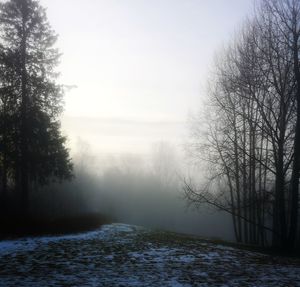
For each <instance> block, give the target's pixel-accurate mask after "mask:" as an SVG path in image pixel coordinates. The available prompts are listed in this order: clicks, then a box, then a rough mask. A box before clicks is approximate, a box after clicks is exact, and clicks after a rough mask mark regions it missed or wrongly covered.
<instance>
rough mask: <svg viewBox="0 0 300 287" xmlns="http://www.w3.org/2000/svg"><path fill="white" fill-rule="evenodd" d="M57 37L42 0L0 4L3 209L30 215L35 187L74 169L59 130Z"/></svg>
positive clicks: (0, 136) (3, 2) (0, 128)
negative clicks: (41, 4)
mask: <svg viewBox="0 0 300 287" xmlns="http://www.w3.org/2000/svg"><path fill="white" fill-rule="evenodd" d="M56 38H57V35H56V34H55V33H54V32H53V30H52V29H51V27H50V24H49V23H48V21H47V17H46V13H45V10H44V9H43V8H42V7H41V6H40V5H39V2H38V1H36V0H9V1H2V2H1V3H0V183H1V185H0V194H1V199H0V200H1V201H0V202H1V212H5V213H6V212H9V210H8V209H11V208H12V205H14V207H15V209H16V210H14V212H16V211H17V212H18V213H21V214H22V215H24V214H26V213H27V209H28V198H29V192H30V191H31V190H32V189H33V188H35V187H37V186H39V185H44V184H46V183H48V182H50V181H52V180H55V179H61V180H62V179H66V178H70V177H71V174H72V164H71V161H70V157H69V153H68V150H67V149H66V147H65V138H64V137H63V136H62V134H61V132H60V122H59V115H60V113H61V111H62V95H63V93H62V92H63V89H62V87H61V86H60V85H58V84H57V83H56V77H57V75H58V74H57V72H56V71H55V68H56V65H57V63H58V60H59V55H60V54H59V52H58V51H57V49H56V48H55V47H54V44H55V42H56ZM12 203H13V204H12Z"/></svg>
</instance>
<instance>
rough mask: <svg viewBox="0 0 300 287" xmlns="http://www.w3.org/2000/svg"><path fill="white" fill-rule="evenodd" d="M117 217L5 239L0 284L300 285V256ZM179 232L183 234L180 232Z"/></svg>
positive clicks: (1, 248)
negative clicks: (76, 230) (82, 228)
mask: <svg viewBox="0 0 300 287" xmlns="http://www.w3.org/2000/svg"><path fill="white" fill-rule="evenodd" d="M165 236H169V238H170V235H168V234H167V233H163V232H161V233H159V232H155V231H152V230H149V229H145V228H142V227H137V226H132V225H126V224H109V225H104V226H102V227H101V228H99V229H97V230H95V231H91V232H85V233H80V234H71V235H63V236H44V237H36V238H21V239H19V240H6V241H2V242H0V287H2V286H3V287H4V286H5V287H6V286H7V287H9V286H43V285H44V286H49V285H50V286H62V285H68V286H180V287H182V286H184V287H186V286H223V287H233V286H263V287H264V286H295V287H296V286H300V263H299V260H293V259H286V258H277V257H270V256H267V255H263V254H260V253H257V252H250V251H243V250H239V249H235V248H233V247H226V246H222V245H220V244H218V245H216V244H213V243H209V242H203V241H201V240H200V239H199V241H197V240H195V239H189V238H186V239H184V240H181V238H178V240H174V241H173V240H172V237H171V238H170V239H168V240H166V238H168V237H165ZM172 236H176V235H172Z"/></svg>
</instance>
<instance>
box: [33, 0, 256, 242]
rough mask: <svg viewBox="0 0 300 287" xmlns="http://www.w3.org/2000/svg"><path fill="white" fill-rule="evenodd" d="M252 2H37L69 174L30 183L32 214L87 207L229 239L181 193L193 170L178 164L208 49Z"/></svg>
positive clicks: (214, 218) (217, 218) (223, 223)
mask: <svg viewBox="0 0 300 287" xmlns="http://www.w3.org/2000/svg"><path fill="white" fill-rule="evenodd" d="M252 3H253V1H252V0H247V1H238V0H230V1H219V0H214V1H195V0H191V1H173V0H166V1H156V0H155V1H144V0H141V1H135V0H129V1H118V0H112V1H102V0H101V1H100V0H99V1H93V0H88V1H82V0H64V1H58V0H51V1H50V0H41V4H42V5H43V6H45V7H46V8H47V15H48V18H49V21H50V23H51V25H52V27H53V29H54V30H55V31H56V32H57V33H58V35H59V38H58V42H57V47H58V48H59V50H60V51H61V52H62V57H61V63H60V66H59V71H60V72H61V76H60V77H59V78H58V81H59V82H60V83H61V84H63V85H65V87H66V88H67V89H66V93H65V98H64V100H65V112H64V114H63V117H62V118H61V122H62V130H63V133H64V135H65V136H66V137H67V138H68V147H69V149H70V152H71V154H72V158H73V162H74V175H75V177H74V178H73V180H72V181H71V182H69V183H63V184H59V183H56V184H54V183H53V184H52V185H51V186H49V187H45V188H43V189H42V190H40V188H37V190H36V191H35V192H33V193H32V195H31V196H32V202H38V204H34V205H33V206H34V208H35V212H38V213H40V214H47V215H48V216H53V217H59V216H62V215H64V214H72V213H76V214H82V213H91V212H95V213H102V214H104V215H105V216H108V217H110V218H111V219H112V220H113V221H118V222H127V223H133V224H138V225H145V226H152V227H157V228H164V229H168V230H174V231H178V232H186V233H193V234H198V235H202V236H208V237H220V238H224V239H233V236H232V226H231V221H230V217H229V216H228V215H227V214H223V213H219V212H216V211H214V210H212V209H210V208H209V207H205V206H203V207H201V209H195V208H194V207H193V206H188V203H187V202H186V200H185V199H184V198H183V191H182V179H183V178H184V177H188V176H190V174H193V176H194V178H195V179H196V180H199V178H201V177H202V176H203V170H202V169H201V168H199V167H198V168H197V169H194V167H191V165H188V164H187V161H188V159H187V158H186V154H185V149H184V145H185V143H186V141H188V137H189V127H188V124H187V119H188V117H189V115H190V114H192V113H195V112H197V111H198V109H199V108H200V106H201V102H202V99H203V98H204V97H205V92H204V87H205V84H206V81H207V75H208V72H209V69H210V68H209V67H210V66H211V63H212V62H213V57H214V53H215V51H216V50H217V49H218V48H219V47H221V46H222V45H223V43H224V42H226V41H227V39H229V38H230V36H231V35H232V33H233V31H234V29H235V28H236V27H237V25H238V24H239V23H240V22H241V21H242V20H243V18H244V17H245V15H247V14H248V13H249V11H250V9H251V6H252ZM66 15H67V16H66ZM212 15H213V16H212ZM47 191H48V192H47Z"/></svg>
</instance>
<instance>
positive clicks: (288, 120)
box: [185, 0, 300, 249]
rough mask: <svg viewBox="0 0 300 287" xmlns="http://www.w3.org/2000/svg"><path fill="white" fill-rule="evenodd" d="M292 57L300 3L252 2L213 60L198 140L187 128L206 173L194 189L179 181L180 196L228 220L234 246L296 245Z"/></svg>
mask: <svg viewBox="0 0 300 287" xmlns="http://www.w3.org/2000/svg"><path fill="white" fill-rule="evenodd" d="M299 56H300V2H299V1H298V0H262V1H260V5H259V6H258V7H257V9H256V11H255V16H254V17H253V18H252V19H250V20H247V21H246V22H245V24H244V26H243V28H242V29H241V31H240V32H239V33H238V35H237V36H236V37H235V40H234V41H233V42H232V43H231V44H230V45H229V46H228V47H227V48H226V50H225V51H224V52H223V54H222V55H220V57H219V58H218V59H217V63H216V66H215V74H214V75H215V76H214V78H213V80H211V81H210V92H209V103H210V116H209V119H208V120H207V123H206V129H205V135H206V140H205V141H203V140H202V137H203V134H204V133H203V123H201V124H200V126H199V125H198V126H196V128H195V129H194V140H195V141H194V144H193V145H192V147H193V149H194V151H195V152H196V155H198V156H200V155H201V158H203V157H204V158H205V160H207V161H208V162H209V164H210V171H211V173H210V177H209V181H208V183H207V184H206V185H205V186H204V187H202V188H200V189H197V188H195V187H194V186H193V185H192V184H191V183H190V182H188V181H186V183H185V194H186V196H187V198H188V199H189V200H191V201H192V202H194V203H197V204H199V203H202V202H208V203H210V204H212V205H214V206H215V207H217V208H219V209H221V210H225V211H227V212H229V213H231V215H232V220H233V227H234V232H235V236H236V240H237V241H238V242H244V243H249V244H257V245H262V246H275V247H280V248H282V249H293V248H295V247H296V245H297V242H298V243H299V227H300V226H299V168H300V63H299V59H300V58H299ZM200 130H201V131H200ZM199 131H200V132H199ZM203 154H205V156H203Z"/></svg>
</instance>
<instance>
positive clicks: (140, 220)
mask: <svg viewBox="0 0 300 287" xmlns="http://www.w3.org/2000/svg"><path fill="white" fill-rule="evenodd" d="M77 149H78V152H77V153H76V154H74V163H75V170H74V172H75V178H74V179H73V180H72V181H70V182H64V183H53V184H52V185H50V186H47V187H44V188H42V189H41V188H37V189H36V190H35V191H34V192H32V194H31V201H32V203H33V204H32V206H33V211H34V213H35V214H38V215H39V216H40V217H43V216H46V217H48V218H49V217H50V218H53V219H55V218H61V217H66V216H78V215H85V214H99V213H100V214H102V215H103V216H105V217H106V218H108V219H109V220H111V221H113V222H123V223H129V224H135V225H141V226H147V227H152V228H159V229H164V230H170V231H176V232H181V233H189V234H196V235H200V236H204V237H209V238H218V239H227V240H233V239H234V238H233V234H232V226H231V218H230V217H229V216H228V215H227V214H224V213H222V212H221V213H220V212H216V211H215V210H213V209H211V208H210V207H208V206H202V207H200V208H198V209H196V208H195V207H193V206H188V204H187V202H186V201H185V199H184V194H183V191H182V176H183V172H182V167H183V165H182V162H181V161H182V158H181V157H180V155H179V154H178V153H177V151H176V149H175V147H174V146H173V145H172V144H170V143H167V142H157V143H155V144H153V145H152V148H151V151H150V152H149V153H148V154H147V155H144V156H140V155H134V154H122V155H106V156H103V155H102V156H98V157H97V156H95V155H93V153H92V151H91V148H90V146H89V145H88V144H87V143H86V142H84V141H82V140H78V142H77ZM35 202H38V203H39V204H35Z"/></svg>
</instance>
